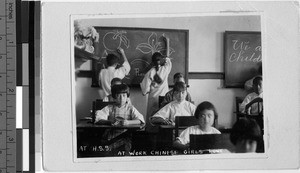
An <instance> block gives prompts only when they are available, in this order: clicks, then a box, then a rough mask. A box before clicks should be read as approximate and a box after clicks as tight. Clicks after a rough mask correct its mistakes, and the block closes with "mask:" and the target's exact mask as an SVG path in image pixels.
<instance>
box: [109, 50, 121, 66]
mask: <svg viewBox="0 0 300 173" xmlns="http://www.w3.org/2000/svg"><path fill="white" fill-rule="evenodd" d="M118 62H119V58H118V57H117V56H116V55H115V54H112V53H110V54H108V55H107V56H106V64H107V65H108V66H113V65H115V64H118Z"/></svg>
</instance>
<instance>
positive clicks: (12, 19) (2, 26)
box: [0, 0, 18, 173]
mask: <svg viewBox="0 0 300 173" xmlns="http://www.w3.org/2000/svg"><path fill="white" fill-rule="evenodd" d="M16 54H17V42H16V3H15V1H13V0H1V1H0V173H15V172H18V171H17V170H16V150H17V144H16V142H17V138H16V59H17V58H16V57H17V55H16Z"/></svg>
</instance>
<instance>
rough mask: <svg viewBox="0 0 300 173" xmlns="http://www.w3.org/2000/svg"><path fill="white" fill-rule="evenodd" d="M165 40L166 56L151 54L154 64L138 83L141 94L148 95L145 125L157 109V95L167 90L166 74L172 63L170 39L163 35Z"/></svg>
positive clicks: (157, 53)
mask: <svg viewBox="0 0 300 173" xmlns="http://www.w3.org/2000/svg"><path fill="white" fill-rule="evenodd" d="M163 38H164V40H165V42H166V52H167V53H166V55H167V56H166V57H163V55H162V54H161V53H159V52H155V53H154V54H153V55H152V64H154V66H153V67H152V68H151V69H150V70H149V71H148V72H147V73H146V74H145V76H144V79H143V81H142V83H140V86H141V89H142V93H143V95H146V94H149V95H148V104H147V115H146V125H147V124H148V122H149V117H151V116H152V115H153V113H154V112H155V111H157V110H158V109H159V104H158V97H159V96H165V94H166V93H167V92H168V91H169V84H168V76H169V73H170V71H171V69H172V63H171V61H170V59H169V42H170V39H169V38H167V37H165V36H163Z"/></svg>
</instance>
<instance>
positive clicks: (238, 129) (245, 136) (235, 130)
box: [230, 118, 262, 153]
mask: <svg viewBox="0 0 300 173" xmlns="http://www.w3.org/2000/svg"><path fill="white" fill-rule="evenodd" d="M261 140H262V133H261V129H260V127H259V125H258V124H257V123H256V121H255V120H253V119H248V118H243V119H239V120H238V121H237V122H236V123H235V124H234V125H233V127H232V130H231V134H230V141H231V142H232V143H233V145H235V152H236V153H255V152H256V148H257V144H258V143H259V142H260V141H261Z"/></svg>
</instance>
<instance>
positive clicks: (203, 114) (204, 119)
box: [173, 101, 221, 150]
mask: <svg viewBox="0 0 300 173" xmlns="http://www.w3.org/2000/svg"><path fill="white" fill-rule="evenodd" d="M194 116H195V117H196V119H198V123H199V125H196V126H191V127H188V128H187V129H185V130H184V131H183V132H182V133H181V134H180V135H179V137H177V139H176V140H175V141H174V142H173V147H174V148H177V149H180V150H185V149H187V148H189V143H190V134H194V135H202V134H221V132H220V131H219V130H217V129H216V128H214V127H212V126H213V124H214V122H215V119H217V118H218V114H217V111H216V108H215V106H214V105H213V104H211V103H210V102H207V101H205V102H202V103H200V104H199V105H198V106H197V109H196V112H195V114H194Z"/></svg>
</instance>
